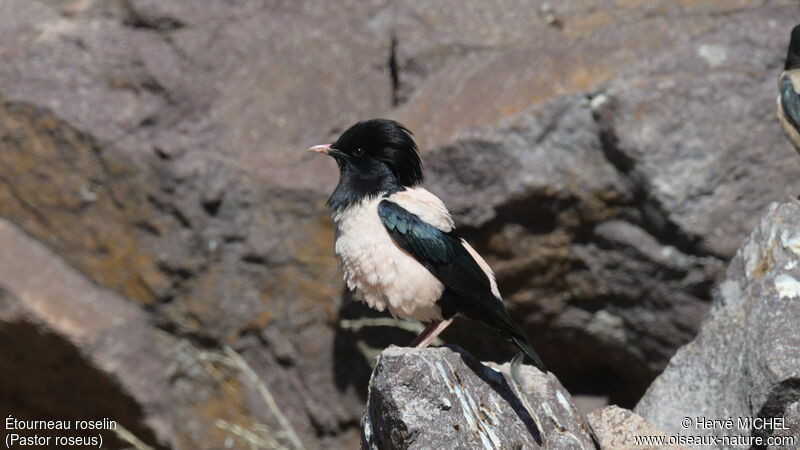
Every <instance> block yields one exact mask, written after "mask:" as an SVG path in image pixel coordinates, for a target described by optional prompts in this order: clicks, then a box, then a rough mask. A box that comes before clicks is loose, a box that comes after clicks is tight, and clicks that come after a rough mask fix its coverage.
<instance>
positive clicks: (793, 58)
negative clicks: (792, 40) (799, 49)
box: [783, 48, 800, 70]
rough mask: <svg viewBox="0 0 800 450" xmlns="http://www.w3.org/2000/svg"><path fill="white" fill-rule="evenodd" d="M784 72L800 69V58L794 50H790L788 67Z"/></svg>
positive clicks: (787, 59) (787, 58)
mask: <svg viewBox="0 0 800 450" xmlns="http://www.w3.org/2000/svg"><path fill="white" fill-rule="evenodd" d="M783 69H784V70H794V69H800V56H798V55H797V54H796V53H795V52H793V51H792V49H791V48H790V49H789V54H788V55H786V65H785V66H784V68H783Z"/></svg>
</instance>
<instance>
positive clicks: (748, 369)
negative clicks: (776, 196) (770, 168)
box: [636, 200, 800, 436]
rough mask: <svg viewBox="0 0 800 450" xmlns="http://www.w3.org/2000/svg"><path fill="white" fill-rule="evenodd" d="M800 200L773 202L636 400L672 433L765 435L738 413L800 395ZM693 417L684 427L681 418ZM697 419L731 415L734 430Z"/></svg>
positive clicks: (781, 404) (758, 412)
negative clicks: (702, 312)
mask: <svg viewBox="0 0 800 450" xmlns="http://www.w3.org/2000/svg"><path fill="white" fill-rule="evenodd" d="M798 279H800V203H799V202H797V201H796V200H791V201H788V202H786V203H775V204H772V205H771V206H770V207H769V208H768V210H767V213H766V214H765V215H764V216H763V217H762V218H761V220H760V221H759V223H758V226H757V227H756V229H755V230H754V231H753V232H752V234H751V235H750V236H749V237H748V238H747V239H745V240H744V242H743V243H742V245H741V247H740V249H739V251H738V252H737V254H736V257H734V259H733V261H731V264H730V266H729V268H728V272H727V275H726V277H725V280H724V281H723V282H722V283H721V284H720V286H719V291H718V293H717V295H716V297H715V299H714V302H713V305H712V308H711V311H710V314H709V316H708V317H707V318H706V320H705V321H704V323H703V325H702V327H701V329H700V333H699V334H698V336H697V337H696V338H695V339H694V340H693V341H692V342H690V343H689V344H687V345H686V346H684V347H682V348H681V349H680V350H678V353H677V354H676V355H675V357H673V358H672V360H670V363H669V365H668V366H667V368H666V370H665V371H664V373H662V374H661V375H660V376H659V377H658V378H656V380H655V381H654V382H653V384H652V385H651V386H650V388H649V389H648V390H647V393H646V394H645V396H644V397H643V398H642V400H641V401H640V402H639V404H638V405H637V406H636V412H637V413H638V414H640V415H641V416H642V417H644V418H645V419H647V420H648V421H650V422H651V423H652V424H653V425H655V426H657V427H658V428H661V429H663V430H664V431H666V432H667V433H670V434H673V435H677V434H678V433H681V434H686V435H707V436H725V435H728V436H750V435H754V436H755V435H758V436H766V435H769V434H770V433H771V430H767V431H763V430H751V429H748V428H746V427H745V428H741V427H738V426H736V425H735V424H736V421H737V418H756V417H763V418H769V417H784V415H786V412H787V407H788V406H789V405H791V404H792V403H794V402H796V401H797V400H798V399H800V390H798V386H799V385H800V358H798V351H800V335H798V333H796V332H795V330H796V325H797V323H798V321H800V281H798ZM685 417H690V418H691V421H692V423H691V426H690V428H689V429H685V428H683V427H682V425H681V420H682V419H683V418H685ZM697 418H706V419H709V420H714V419H719V420H725V419H728V418H732V420H733V421H734V426H733V427H732V429H726V428H725V427H719V426H714V427H703V426H700V427H698V426H697V424H696V422H697Z"/></svg>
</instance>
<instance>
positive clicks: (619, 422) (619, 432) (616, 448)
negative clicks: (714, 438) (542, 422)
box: [587, 406, 688, 450]
mask: <svg viewBox="0 0 800 450" xmlns="http://www.w3.org/2000/svg"><path fill="white" fill-rule="evenodd" d="M587 420H588V421H589V425H591V427H592V430H594V433H595V435H596V436H597V440H598V442H599V444H600V448H601V449H604V450H605V449H608V450H612V449H613V450H633V449H642V450H686V449H687V448H688V447H684V446H680V445H660V444H651V445H648V444H642V443H641V441H640V442H637V441H636V436H640V437H643V438H648V437H653V438H655V439H658V437H663V438H668V436H667V434H666V433H664V432H663V431H661V430H659V429H658V428H656V427H654V426H653V425H650V423H648V422H647V421H646V420H644V419H643V418H642V417H641V416H639V415H637V414H636V413H634V412H632V411H630V410H628V409H624V408H620V407H618V406H607V407H605V408H602V409H598V410H596V411H593V412H592V413H590V414H589V415H588V416H587Z"/></svg>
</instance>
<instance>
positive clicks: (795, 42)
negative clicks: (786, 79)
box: [784, 25, 800, 70]
mask: <svg viewBox="0 0 800 450" xmlns="http://www.w3.org/2000/svg"><path fill="white" fill-rule="evenodd" d="M784 69H785V70H792V69H800V25H797V26H795V27H794V28H793V29H792V38H791V40H790V41H789V52H788V54H787V55H786V66H785V67H784Z"/></svg>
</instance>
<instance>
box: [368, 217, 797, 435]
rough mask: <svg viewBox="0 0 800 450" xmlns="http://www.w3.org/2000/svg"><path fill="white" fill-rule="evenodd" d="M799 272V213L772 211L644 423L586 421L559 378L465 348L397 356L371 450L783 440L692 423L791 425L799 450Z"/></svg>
mask: <svg viewBox="0 0 800 450" xmlns="http://www.w3.org/2000/svg"><path fill="white" fill-rule="evenodd" d="M798 260H800V203H798V202H797V201H791V202H788V203H783V204H773V205H771V206H770V207H769V209H768V212H767V213H766V215H765V216H764V217H763V218H762V219H761V221H760V222H759V224H758V226H757V227H756V229H755V230H754V231H753V233H752V234H751V235H750V237H748V238H747V239H745V241H744V243H743V244H742V246H741V248H740V249H739V251H738V252H737V254H736V257H735V258H734V259H733V261H732V262H731V264H730V267H729V268H728V272H727V276H726V279H725V281H724V282H723V283H722V284H721V285H720V287H719V289H718V292H717V294H716V296H715V299H714V303H713V306H712V309H711V312H710V314H709V316H708V317H707V318H706V320H705V322H704V324H703V327H702V329H701V331H700V334H699V335H698V336H697V338H696V339H695V340H694V341H692V342H690V343H689V344H687V345H686V346H684V347H683V348H682V349H680V350H679V351H678V353H677V354H676V355H675V357H674V358H672V360H671V362H670V364H669V366H668V367H667V370H666V371H665V372H664V373H663V374H662V375H661V376H660V377H658V379H656V381H655V382H654V383H653V385H652V386H651V387H650V389H649V390H648V392H647V394H646V395H645V396H644V398H643V399H642V400H641V402H640V403H639V405H638V406H637V408H636V413H634V412H632V411H629V410H625V409H622V408H618V407H616V406H609V407H606V408H604V409H600V410H597V411H594V412H592V413H591V414H590V415H589V416H588V418H584V417H582V416H581V414H580V413H579V412H578V411H577V409H576V407H575V404H574V403H573V401H572V398H571V396H570V394H569V393H568V392H567V391H566V390H565V389H564V387H563V386H562V385H561V383H560V382H559V381H558V379H557V378H556V377H555V376H554V375H553V374H552V373H547V374H545V373H542V372H540V371H539V370H537V369H535V368H533V367H531V366H525V365H522V366H519V369H518V370H517V369H515V368H513V367H512V365H510V364H509V363H506V364H503V365H497V364H493V363H481V362H479V361H477V360H476V359H475V358H473V357H472V356H470V355H469V354H467V353H465V352H464V351H463V350H461V349H459V348H457V347H443V348H430V349H408V348H397V347H391V348H388V349H386V350H385V351H384V352H383V353H382V354H381V355H380V357H379V359H378V362H377V365H376V367H375V370H374V372H373V374H372V379H371V380H370V388H369V400H368V404H367V408H366V412H365V413H364V418H363V422H362V428H363V429H362V448H369V449H388V448H486V449H495V448H497V449H500V448H514V449H521V448H526V449H527V448H533V449H536V448H553V449H568V448H601V449H605V448H608V449H618V448H633V447H636V448H654V449H655V448H684V447H666V446H663V445H661V446H651V447H648V446H643V445H637V443H636V442H635V441H634V438H633V437H634V436H637V435H638V436H659V435H660V436H666V435H670V436H677V435H679V434H681V435H686V436H688V435H692V436H703V435H717V436H722V435H723V434H727V435H740V436H750V437H756V436H761V437H763V438H766V437H767V436H769V435H771V434H773V431H772V430H770V429H767V430H757V429H756V430H754V429H748V428H746V427H745V428H742V427H738V426H734V427H733V428H734V429H733V430H728V429H723V428H722V427H712V428H703V427H701V428H696V427H689V428H688V429H687V428H686V426H685V424H683V423H682V421H681V419H684V418H685V417H690V418H695V417H705V418H706V419H710V420H714V419H722V420H725V419H728V418H733V420H734V421H735V420H737V418H739V417H741V418H756V417H761V418H785V424H784V425H785V426H783V427H780V428H782V429H776V430H775V432H774V435H775V436H794V437H795V438H796V439H797V440H796V441H795V445H797V444H798V443H799V442H800V427H799V426H798V423H800V417H799V416H798V410H800V406H798V405H800V356H799V355H800V334H798V333H797V332H796V329H797V328H796V327H797V324H798V323H800V281H798V280H800V264H798ZM512 373H514V374H513V375H512ZM637 413H638V414H637ZM692 420H695V419H692ZM653 424H654V425H655V426H654V425H653ZM662 430H663V431H662ZM765 442H766V441H765ZM723 447H725V446H724V445H723ZM789 447H791V446H789ZM753 448H767V447H766V445H755V446H754V447H753ZM769 448H788V447H786V446H783V445H774V446H770V447H769Z"/></svg>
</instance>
